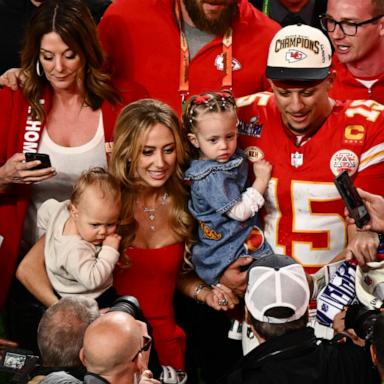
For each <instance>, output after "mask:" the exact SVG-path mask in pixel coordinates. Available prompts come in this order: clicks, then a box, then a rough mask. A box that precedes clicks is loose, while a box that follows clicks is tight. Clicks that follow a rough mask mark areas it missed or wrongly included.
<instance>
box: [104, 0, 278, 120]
mask: <svg viewBox="0 0 384 384" xmlns="http://www.w3.org/2000/svg"><path fill="white" fill-rule="evenodd" d="M278 29H279V25H278V24H277V23H275V22H274V21H272V20H270V19H269V18H268V17H267V16H265V15H263V14H262V13H261V12H259V11H258V10H256V9H255V8H254V7H253V6H252V5H251V4H249V3H248V0H118V1H114V2H113V4H112V5H111V6H110V7H109V8H108V10H107V11H106V13H105V14H104V17H103V19H102V21H101V23H100V26H99V31H100V38H101V40H102V43H103V46H104V49H105V50H106V52H107V54H108V55H109V59H110V62H111V65H112V66H113V70H114V77H115V78H116V79H122V78H123V79H125V80H126V79H129V80H133V81H135V82H137V83H140V84H141V85H143V86H144V87H145V88H146V89H147V91H148V94H149V96H150V97H154V98H157V99H160V100H162V101H164V102H166V103H168V104H170V105H171V106H172V107H173V108H174V109H175V110H176V111H177V112H178V113H179V114H180V112H181V110H182V103H183V101H184V100H185V99H186V98H188V95H193V94H197V93H201V92H204V91H209V90H219V89H222V88H225V89H232V90H233V92H234V94H235V96H244V95H247V94H250V93H253V92H257V91H260V90H264V89H266V88H269V86H268V83H267V81H266V79H265V76H264V68H265V64H266V58H267V51H268V45H269V43H270V41H271V39H272V36H273V35H274V34H275V32H276V31H277V30H278Z"/></svg>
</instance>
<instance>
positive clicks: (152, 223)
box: [143, 192, 168, 231]
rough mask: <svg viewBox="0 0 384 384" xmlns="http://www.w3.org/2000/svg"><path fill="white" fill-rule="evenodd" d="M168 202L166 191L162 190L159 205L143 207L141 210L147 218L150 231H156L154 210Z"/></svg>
mask: <svg viewBox="0 0 384 384" xmlns="http://www.w3.org/2000/svg"><path fill="white" fill-rule="evenodd" d="M167 202H168V193H167V192H164V194H163V195H162V196H161V197H160V205H159V206H156V207H154V208H147V207H143V211H144V213H145V214H146V216H147V219H148V220H149V228H150V230H151V231H156V212H157V211H158V210H159V209H160V208H161V207H163V206H165V205H167Z"/></svg>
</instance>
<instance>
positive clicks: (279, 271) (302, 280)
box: [245, 255, 310, 341]
mask: <svg viewBox="0 0 384 384" xmlns="http://www.w3.org/2000/svg"><path fill="white" fill-rule="evenodd" d="M309 298H310V293H309V286H308V282H307V278H306V275H305V272H304V269H303V267H302V266H301V265H300V264H297V263H296V262H295V261H294V260H293V259H292V258H290V257H288V256H282V255H269V256H265V257H262V258H259V259H257V260H256V261H254V262H253V264H252V265H251V267H250V269H249V272H248V284H247V291H246V293H245V304H246V311H247V321H248V322H249V323H250V325H251V326H252V328H253V330H254V331H255V334H256V337H257V338H258V339H259V341H263V340H268V339H271V338H274V337H278V336H282V335H284V334H286V333H289V332H292V331H295V330H299V329H303V328H305V326H306V324H307V322H308V303H309Z"/></svg>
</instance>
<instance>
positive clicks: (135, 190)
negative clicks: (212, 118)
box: [110, 99, 194, 249]
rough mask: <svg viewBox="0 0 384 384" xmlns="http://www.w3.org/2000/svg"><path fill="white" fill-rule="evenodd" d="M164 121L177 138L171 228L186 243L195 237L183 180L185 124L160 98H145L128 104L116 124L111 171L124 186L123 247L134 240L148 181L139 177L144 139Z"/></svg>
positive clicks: (168, 186)
mask: <svg viewBox="0 0 384 384" xmlns="http://www.w3.org/2000/svg"><path fill="white" fill-rule="evenodd" d="M156 124H162V125H164V126H165V127H167V128H168V129H169V130H170V131H171V132H172V134H173V136H174V138H175V151H176V167H175V171H174V172H173V174H172V175H171V177H170V178H169V179H168V180H167V182H166V184H165V191H166V192H167V193H168V195H169V197H170V199H169V201H170V203H169V204H170V205H169V216H170V226H171V229H172V230H173V231H174V232H175V233H176V234H177V235H178V237H180V238H181V239H182V240H184V241H185V242H187V243H188V242H189V241H190V240H191V238H192V231H193V227H194V221H193V218H192V217H191V215H190V214H189V212H188V209H187V191H186V188H185V185H184V183H183V168H184V166H185V164H186V150H185V147H184V144H183V141H182V136H181V129H182V128H181V126H180V123H179V119H178V118H177V116H176V114H175V112H174V111H173V110H172V109H171V108H170V107H169V106H168V105H167V104H164V103H162V102H161V101H158V100H153V99H142V100H139V101H136V102H134V103H131V104H129V105H128V106H126V107H125V108H124V109H123V110H122V111H121V113H120V115H119V117H118V119H117V122H116V127H115V133H114V146H113V151H112V158H111V165H110V171H111V173H112V174H113V175H114V176H115V177H116V178H117V179H118V180H119V181H120V183H121V185H122V215H121V217H122V225H121V230H120V232H121V235H122V238H123V240H122V249H126V248H127V247H128V246H129V245H130V244H131V243H132V241H133V240H134V237H135V232H136V229H137V225H138V224H137V222H136V220H135V218H134V204H135V202H136V199H137V196H138V194H139V193H140V191H141V190H142V189H143V188H144V187H145V186H146V184H145V183H144V182H143V181H142V180H141V179H140V178H138V177H136V176H135V171H136V169H137V164H138V160H139V156H140V153H141V151H142V148H143V139H144V137H145V135H146V134H147V133H148V132H149V131H150V129H151V128H152V127H153V126H154V125H156Z"/></svg>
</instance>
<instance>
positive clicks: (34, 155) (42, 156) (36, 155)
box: [24, 152, 51, 170]
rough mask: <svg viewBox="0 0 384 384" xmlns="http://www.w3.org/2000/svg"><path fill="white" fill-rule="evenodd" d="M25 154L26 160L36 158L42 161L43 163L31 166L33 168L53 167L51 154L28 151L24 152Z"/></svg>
mask: <svg viewBox="0 0 384 384" xmlns="http://www.w3.org/2000/svg"><path fill="white" fill-rule="evenodd" d="M24 155H25V161H34V160H40V161H41V164H39V165H36V167H33V168H31V169H33V170H35V169H44V168H50V167H51V160H50V158H49V155H47V154H46V153H36V152H26V153H24Z"/></svg>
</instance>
